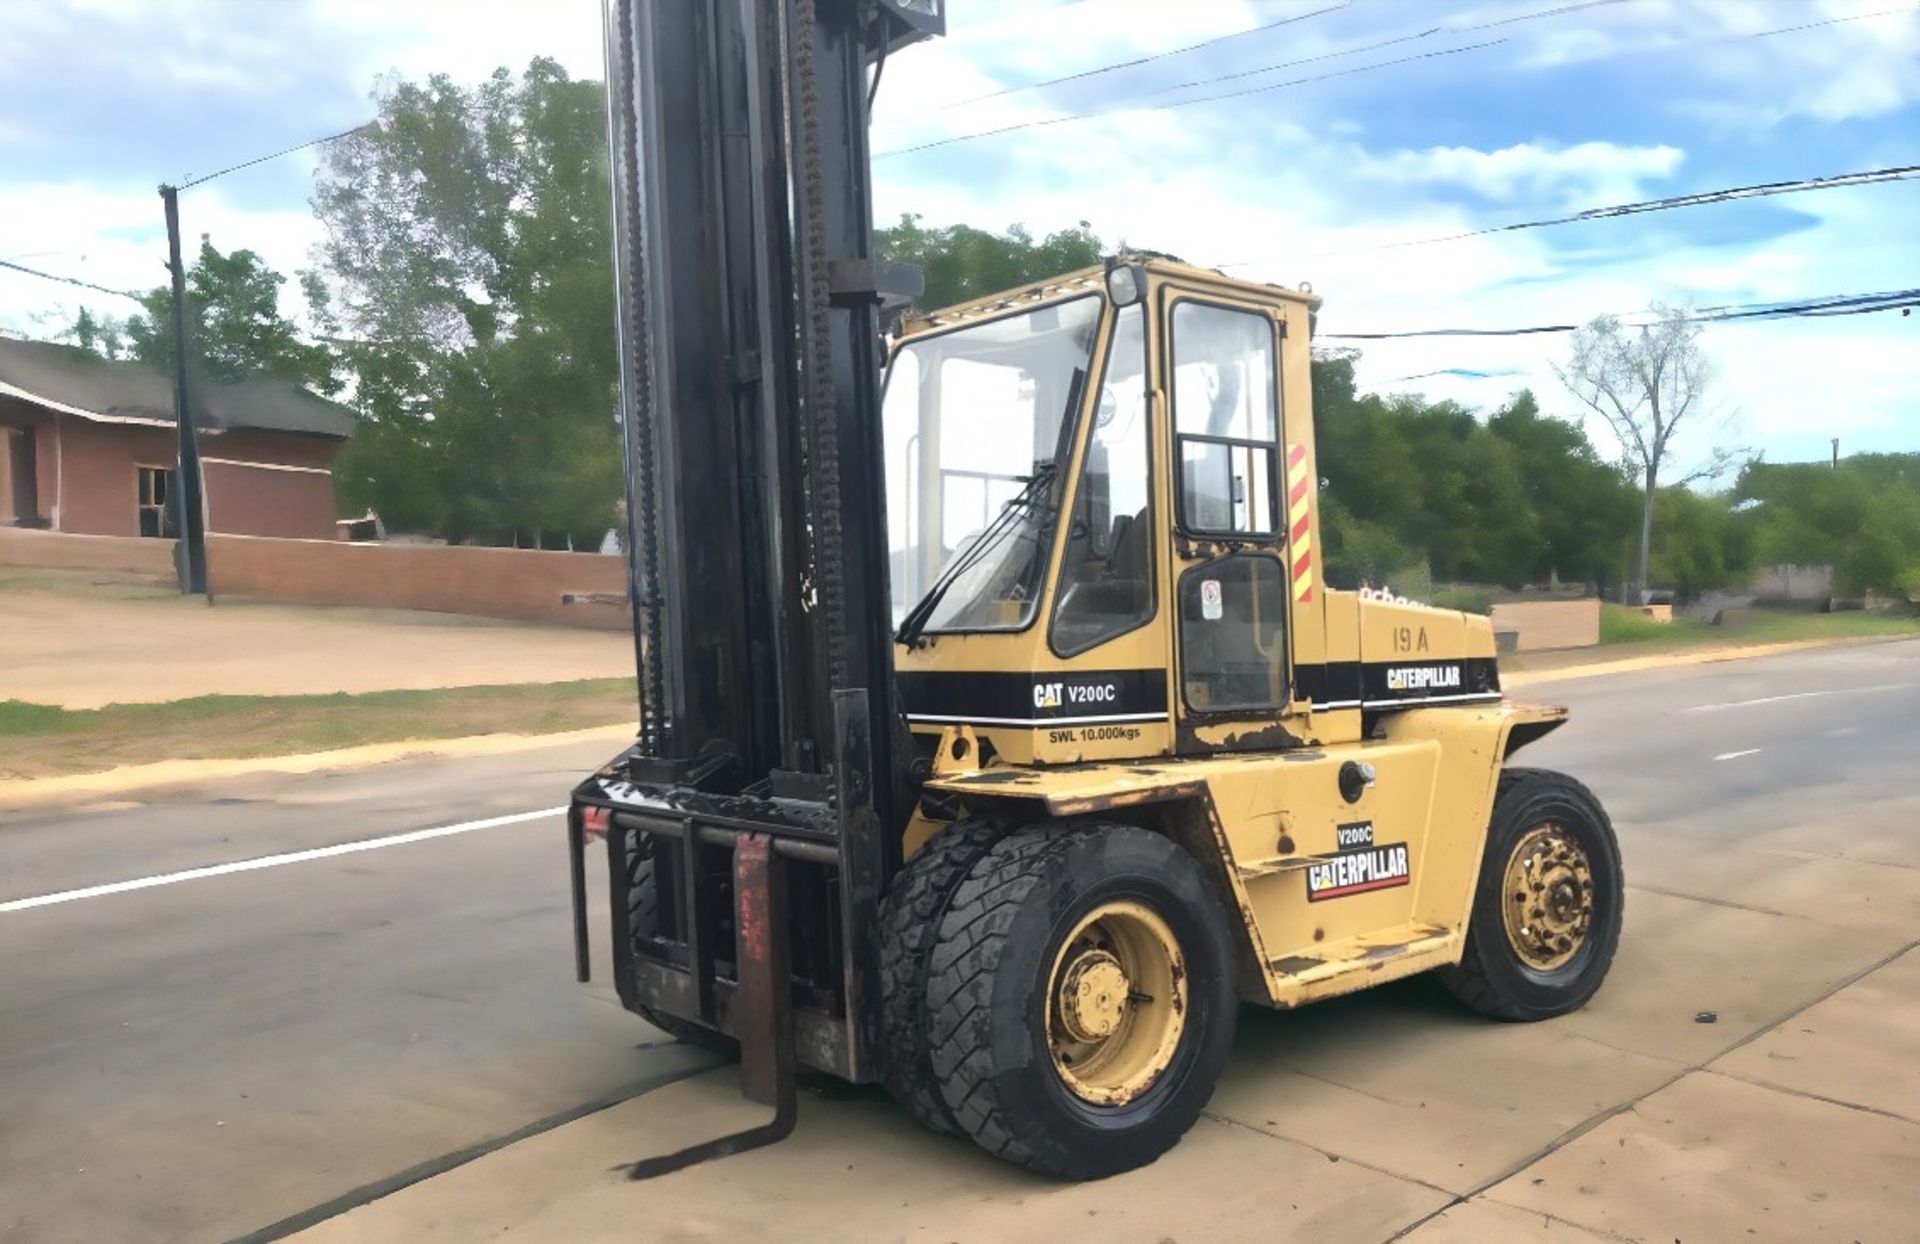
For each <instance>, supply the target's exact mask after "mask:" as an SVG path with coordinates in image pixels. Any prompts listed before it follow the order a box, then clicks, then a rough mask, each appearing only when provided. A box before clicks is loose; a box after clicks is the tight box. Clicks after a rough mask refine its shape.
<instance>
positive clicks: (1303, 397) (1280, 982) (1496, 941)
mask: <svg viewBox="0 0 1920 1244" xmlns="http://www.w3.org/2000/svg"><path fill="white" fill-rule="evenodd" d="M941 32H942V14H941V11H940V6H939V4H938V0H609V7H608V48H609V74H608V83H609V107H610V112H611V117H610V121H611V133H612V147H613V170H614V180H615V208H616V211H615V219H616V231H617V240H616V252H617V254H616V260H617V263H618V270H619V288H620V290H621V297H622V305H621V316H620V326H621V342H622V351H621V353H622V360H623V372H622V377H621V379H622V411H623V427H624V429H625V437H626V448H627V478H628V514H629V523H630V528H631V530H630V534H631V539H630V540H629V541H628V546H627V547H628V550H629V556H630V558H631V562H632V564H631V572H632V573H631V583H632V590H633V599H632V605H633V611H634V617H635V622H636V625H635V635H636V656H637V660H638V664H639V691H640V704H639V708H640V717H639V732H638V737H637V739H636V741H635V742H634V744H633V746H632V747H630V748H629V749H628V750H626V751H625V752H623V753H622V754H621V755H619V756H617V757H616V758H614V759H613V760H612V761H610V762H609V763H608V764H607V765H605V766H604V767H603V768H601V769H600V770H599V771H598V772H597V773H595V774H594V775H592V776H591V777H589V778H588V779H587V780H586V781H584V782H583V783H581V784H580V786H579V787H578V788H577V789H576V790H575V792H574V794H573V800H572V807H571V813H570V815H569V818H568V844H569V851H570V857H571V867H572V891H573V906H574V941H575V956H576V967H577V972H578V975H579V977H580V979H581V980H585V979H587V976H588V970H589V963H590V959H591V945H590V940H591V939H590V935H589V929H588V918H587V913H588V900H587V893H588V875H589V867H588V860H589V853H590V851H592V852H597V853H603V859H604V863H603V864H602V865H599V866H597V868H596V869H595V871H598V872H600V873H601V874H602V875H603V876H604V878H605V881H606V884H607V889H608V894H609V898H610V913H611V921H610V922H611V926H612V927H611V934H612V937H611V963H612V973H613V979H614V983H615V985H616V987H617V990H618V992H619V996H620V999H621V1001H622V1002H623V1003H624V1004H625V1005H626V1007H627V1008H628V1009H629V1010H632V1011H634V1012H635V1013H637V1014H638V1015H640V1016H642V1017H644V1018H645V1019H646V1020H648V1021H649V1022H651V1023H653V1024H655V1025H657V1026H658V1027H660V1028H662V1029H665V1030H666V1031H667V1032H669V1033H672V1034H675V1035H677V1036H679V1037H681V1038H683V1039H686V1040H691V1041H697V1042H703V1043H706V1044H709V1045H713V1046H716V1047H720V1048H724V1049H729V1050H733V1051H737V1053H738V1057H739V1059H740V1065H741V1077H742V1082H743V1089H744V1091H745V1092H746V1093H747V1095H748V1096H749V1097H751V1098H753V1099H755V1100H759V1101H763V1102H765V1103H767V1104H769V1105H771V1106H773V1107H774V1110H773V1114H772V1117H771V1119H770V1121H769V1122H767V1123H765V1124H764V1125H762V1126H759V1127H756V1128H754V1129H752V1130H750V1131H748V1132H745V1133H741V1134H738V1135H733V1136H726V1137H719V1138H714V1139H707V1140H701V1141H699V1142H698V1143H695V1144H693V1145H691V1146H689V1147H688V1148H687V1149H685V1150H682V1151H681V1152H679V1153H674V1154H667V1155H663V1156H661V1157H658V1158H653V1159H649V1160H646V1161H643V1162H640V1163H637V1164H636V1165H635V1166H634V1168H633V1169H632V1174H633V1175H634V1176H635V1177H636V1178H639V1177H648V1176H654V1175H659V1174H662V1173H665V1172H667V1171H671V1170H675V1169H679V1168H680V1167H683V1166H685V1165H687V1164H688V1163H690V1162H694V1161H698V1160H702V1159H704V1158H709V1157H714V1156H718V1155H721V1154H726V1153H731V1152H737V1151H739V1150H742V1149H745V1148H750V1147H753V1146H755V1145H762V1144H767V1143H770V1142H772V1141H775V1140H778V1139H780V1138H781V1137H783V1136H785V1135H787V1134H788V1132H789V1131H790V1130H791V1128H792V1126H793V1123H794V1119H795V1114H796V1107H795V1077H796V1074H797V1073H798V1072H799V1071H800V1070H801V1069H805V1070H809V1071H812V1072H819V1073H826V1074H828V1075H832V1076H837V1077H841V1078H843V1079H846V1080H850V1081H855V1082H876V1081H877V1082H880V1083H883V1084H884V1085H885V1086H886V1088H887V1089H888V1090H889V1091H890V1092H891V1093H892V1094H893V1095H894V1096H895V1097H896V1098H898V1100H899V1101H900V1103H901V1105H902V1106H904V1107H905V1108H906V1109H907V1110H908V1111H909V1112H910V1113H911V1114H912V1115H913V1116H914V1117H915V1118H917V1119H918V1120H920V1121H921V1122H922V1123H925V1124H926V1125H927V1126H929V1127H931V1128H934V1129H937V1130H940V1131H944V1132H950V1133H956V1134H958V1135H961V1136H965V1137H968V1138H970V1139H972V1140H973V1141H975V1142H977V1143H978V1144H980V1145H982V1146H984V1147H985V1148H987V1149H989V1150H991V1151H992V1152H994V1153H996V1154H998V1155H1000V1156H1001V1157H1003V1158H1005V1159H1007V1160H1009V1161H1012V1162H1015V1163H1018V1164H1020V1165H1022V1166H1025V1167H1028V1168H1031V1169H1033V1170H1036V1171H1040V1172H1044V1173H1046V1174H1049V1175H1052V1176H1056V1177H1062V1178H1069V1179H1086V1178H1098V1177H1102V1176H1106V1175H1111V1174H1115V1173H1118V1172H1121V1171H1126V1170H1129V1169H1132V1168H1135V1167H1138V1166H1140V1165H1142V1164H1144V1163H1147V1162H1151V1161H1153V1160H1154V1159H1155V1158H1157V1157H1158V1156H1160V1155H1161V1154H1162V1153H1164V1152H1165V1151H1166V1150H1167V1149H1168V1148H1170V1147H1171V1146H1172V1145H1173V1144H1175V1143H1176V1142H1177V1141H1178V1139H1179V1138H1180V1136H1181V1135H1182V1134H1183V1133H1184V1132H1185V1131H1186V1130H1187V1129H1188V1128H1189V1127H1190V1126H1191V1125H1192V1124H1193V1122H1194V1121H1195V1119H1196V1118H1197V1117H1198V1115H1199V1113H1200V1111H1201V1109H1202V1107H1203V1106H1204V1105H1205V1104H1206V1101H1207V1099H1208V1096H1209V1094H1210V1093H1211V1092H1212V1090H1213V1086H1214V1083H1215V1080H1216V1078H1217V1077H1218V1075H1219V1074H1220V1071H1221V1068H1222V1066H1223V1064H1224V1062H1225V1060H1226V1058H1227V1055H1228V1051H1229V1048H1230V1046H1231V1044H1232V1041H1233V1033H1234V1023H1235V1017H1236V1013H1237V1011H1238V1008H1239V1006H1240V1005H1241V1004H1243V1003H1254V1004H1259V1005H1265V1006H1272V1007H1282V1008H1289V1007H1296V1006H1301V1005H1304V1004H1306V1003H1310V1002H1317V1001H1319V1000H1321V999H1324V998H1331V997H1336V996H1338V995H1341V994H1345V993H1350V992H1352V991H1354V990H1359V989H1365V988H1368V987H1371V986H1374V985H1379V984H1382V983H1385V982H1387V981H1391V980H1395V979H1398V978H1401V977H1406V976H1410V975H1412V974H1415V973H1420V972H1436V973H1438V975H1439V978H1440V979H1441V980H1442V981H1443V982H1444V983H1445V985H1446V987H1447V988H1448V989H1450V990H1451V991H1452V992H1453V993H1454V994H1455V995H1457V996H1458V998H1459V999H1460V1001H1461V1002H1462V1003H1464V1004H1465V1005H1466V1006H1467V1007H1469V1008H1471V1009H1473V1010H1475V1011H1478V1012H1480V1013H1482V1014H1485V1015H1488V1016H1491V1017H1493V1018H1495V1019H1500V1020H1542V1019H1547V1018H1550V1017H1553V1016H1556V1015H1560V1014H1563V1013H1565V1012H1568V1011H1571V1010H1573V1009H1575V1008H1577V1007H1579V1006H1581V1005H1582V1004H1583V1003H1585V1002H1586V1001H1587V999H1588V998H1590V997H1591V996H1592V995H1593V993H1594V991H1595V990H1596V989H1598V988H1599V986H1600V983H1601V981H1602V979H1603V978H1604V976H1605V975H1606V972H1607V968H1608V965H1609V963H1610V961H1611V960H1612V957H1613V953H1614V948H1615V945H1616V943H1617V941H1618V938H1619V934H1620V923H1621V906H1622V878H1621V865H1620V857H1619V851H1618V848H1617V846H1616V844H1615V840H1614V835H1613V831H1612V828H1611V825H1610V824H1609V822H1608V819H1607V815H1606V813H1605V811H1604V810H1603V809H1602V808H1601V806H1600V804H1599V803H1598V802H1597V801H1596V800H1595V799H1594V797H1593V796H1592V795H1591V794H1590V793H1589V792H1588V791H1587V790H1586V789H1585V788H1584V787H1582V786H1581V785H1580V784H1579V783H1577V782H1575V781H1573V780H1572V779H1570V778H1567V777H1564V776H1561V775H1559V774H1555V773H1549V772H1544V771H1539V770H1532V769H1523V768H1516V767H1513V766H1511V765H1510V764H1509V763H1508V762H1509V760H1510V758H1511V757H1512V755H1513V753H1514V752H1515V751H1516V750H1517V749H1519V748H1520V747H1522V746H1524V745H1526V744H1527V743H1529V742H1531V741H1533V740H1535V739H1538V738H1540V737H1541V736H1542V735H1544V734H1546V733H1547V732H1548V731H1550V730H1553V729H1554V728H1556V727H1558V726H1559V725H1561V724H1562V723H1563V722H1564V721H1565V719H1566V713H1565V711H1564V710H1562V709H1555V708H1543V707H1533V706H1528V705H1523V704H1519V703H1515V702H1513V701H1511V700H1509V699H1507V698H1506V697H1505V696H1504V695H1503V693H1502V691H1501V687H1500V677H1499V671H1498V667H1497V663H1496V660H1495V649H1494V640H1493V633H1492V630H1491V626H1490V624H1489V622H1488V620H1487V619H1485V618H1481V617H1474V616H1469V615H1465V614H1461V613H1456V612H1451V611H1446V610H1440V609H1433V608H1427V607H1423V606H1419V605H1413V604H1406V603H1401V602H1397V601H1388V600H1379V599H1368V598H1363V595H1362V594H1361V593H1358V592H1353V591H1343V590H1338V589H1336V588H1334V587H1332V586H1330V585H1329V583H1328V582H1327V575H1326V573H1325V560H1324V557H1323V549H1324V546H1323V544H1322V540H1321V530H1320V513H1319V507H1318V504H1317V497H1318V492H1319V488H1320V480H1319V478H1318V475H1317V472H1316V466H1315V462H1316V459H1315V454H1314V425H1313V410H1312V395H1311V386H1310V383H1309V349H1310V343H1311V341H1312V336H1313V330H1314V321H1315V313H1316V308H1317V306H1318V301H1317V299H1316V298H1315V297H1314V295H1313V294H1312V293H1311V292H1309V291H1307V290H1304V289H1300V290H1296V289H1287V288H1280V287H1276V286H1272V285H1263V284H1256V283H1251V282H1247V281H1240V280H1231V279H1228V278H1227V277H1224V276H1222V275H1221V274H1220V273H1218V272H1214V271H1208V270H1205V269H1201V268H1197V267H1192V266H1189V265H1187V264H1184V263H1180V262H1178V261H1176V260H1173V259H1171V258H1167V257H1164V256H1159V255H1153V254H1144V253H1132V252H1129V253H1122V254H1117V255H1115V256H1113V257H1111V258H1110V259H1108V260H1107V261H1106V262H1105V263H1104V264H1102V265H1100V266H1097V267H1092V268H1088V269H1086V270H1083V271H1079V272H1072V273H1067V274H1064V275H1062V276H1059V277H1057V278H1055V279H1051V280H1047V281H1042V282H1039V283H1037V284H1034V285H1030V286H1028V287H1025V288H1021V289H1015V290H1010V291H1007V292H1005V293H1002V294H997V295H994V296H992V297H989V298H982V299H979V300H976V301H973V302H969V303H967V304H965V305H962V306H957V307H951V308H947V309H944V310H940V311H936V312H932V313H930V314H918V313H908V314H906V315H905V316H904V318H902V319H900V320H898V322H897V323H896V324H895V325H894V326H893V333H892V340H891V349H890V351H889V350H888V349H887V348H886V346H885V344H884V342H883V337H882V327H883V321H884V319H885V317H887V316H888V315H889V314H890V313H891V309H892V308H895V307H897V306H898V305H899V304H900V303H901V302H902V301H903V300H904V299H906V298H909V297H911V296H912V295H913V294H914V293H915V292H916V281H915V277H916V274H914V273H912V272H910V271H904V270H901V269H898V268H896V267H893V266H891V265H889V264H887V263H885V262H883V261H881V260H880V259H878V258H876V257H875V256H874V255H873V253H872V250H871V245H872V221H871V206H870V199H869V179H868V152H867V114H868V108H869V105H870V104H871V102H872V98H873V93H874V91H875V90H876V89H877V88H878V87H879V85H880V82H881V79H882V77H883V74H884V72H885V68H886V65H887V61H888V59H889V57H891V56H897V55H900V54H902V51H903V49H904V48H906V47H907V46H908V45H910V44H911V43H913V42H914V41H916V40H919V39H923V38H926V37H929V36H932V35H938V34H940V33H941ZM907 55H908V56H910V55H911V53H907ZM898 72H900V70H896V73H898ZM883 372H884V379H883Z"/></svg>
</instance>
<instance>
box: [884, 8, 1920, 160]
mask: <svg viewBox="0 0 1920 1244" xmlns="http://www.w3.org/2000/svg"><path fill="white" fill-rule="evenodd" d="M1631 2H1632V0H1581V2H1580V3H1575V4H1565V5H1560V6H1558V7H1556V8H1552V9H1542V10H1540V11H1538V12H1534V13H1522V14H1517V15H1515V16H1513V17H1506V18H1500V19H1497V20H1495V21H1491V22H1482V23H1479V24H1477V25H1474V26H1466V27H1460V28H1457V29H1451V30H1449V29H1445V28H1437V29H1439V30H1440V31H1441V32H1442V33H1447V34H1466V33H1469V32H1471V31H1474V30H1486V29H1490V28H1492V27H1495V26H1506V25H1512V24H1514V23H1516V22H1525V21H1534V20H1537V19H1540V18H1548V17H1558V16H1562V15H1564V14H1567V13H1574V12H1578V11H1581V10H1583V9H1589V8H1594V7H1599V6H1603V5H1611V4H1622V3H1631ZM1916 7H1920V6H1906V7H1902V8H1894V9H1881V10H1877V11H1875V12H1872V13H1854V14H1849V15H1847V16H1844V17H1835V18H1829V19H1827V20H1825V21H1818V22H1805V23H1802V24H1800V25H1796V26H1783V27H1779V28H1777V29H1774V30H1758V31H1753V32H1751V33H1749V34H1743V35H1733V36H1730V37H1727V38H1722V39H1702V40H1693V41H1690V42H1687V43H1679V44H1674V45H1671V47H1668V48H1660V49H1656V51H1670V50H1672V49H1673V48H1677V47H1690V46H1703V45H1708V44H1714V43H1731V42H1740V41H1744V40H1749V39H1765V38H1770V37H1772V36H1774V35H1784V34H1793V33H1796V32H1799V31H1804V30H1813V29H1816V28H1819V27H1822V26H1835V25H1839V24H1840V23H1842V22H1857V21H1864V20H1866V19H1868V18H1873V17H1885V16H1887V15H1889V14H1893V13H1904V12H1911V11H1912V10H1913V9H1914V8H1916ZM1429 33H1433V32H1431V31H1423V32H1417V33H1415V34H1412V35H1403V36H1399V37H1396V38H1393V39H1387V40H1383V41H1381V42H1379V43H1375V44H1368V45H1365V47H1362V48H1350V49H1347V50H1346V52H1344V53H1326V54H1323V55H1321V56H1318V57H1309V58H1307V59H1306V61H1298V62H1295V61H1289V62H1282V63H1281V64H1278V65H1270V66H1267V67H1266V70H1244V71H1241V72H1239V73H1236V74H1225V75H1221V76H1219V77H1215V78H1206V79H1201V80H1199V81H1196V82H1190V83H1187V84H1186V86H1187V87H1194V86H1205V85H1210V84H1212V83H1215V82H1220V81H1228V80H1232V79H1234V78H1242V77H1247V76H1249V75H1251V74H1258V73H1261V72H1267V71H1270V70H1275V69H1282V68H1287V67H1290V66H1292V65H1294V64H1301V63H1307V62H1309V61H1313V60H1325V59H1331V58H1332V57H1334V56H1339V55H1351V54H1353V53H1356V52H1359V51H1363V50H1366V49H1367V48H1372V47H1382V46H1386V45H1387V44H1390V43H1404V42H1407V41H1408V40H1410V39H1418V38H1424V37H1426V36H1427V34H1429ZM1504 42H1506V39H1505V37H1504V36H1503V37H1501V38H1499V39H1492V40H1489V41H1487V42H1485V43H1476V44H1472V45H1469V46H1466V47H1459V48H1448V49H1444V50H1441V51H1435V52H1425V53H1421V54H1419V55H1415V56H1408V57H1403V58H1401V59H1399V60H1392V61H1384V62H1381V63H1379V64H1375V65H1363V66H1360V67H1359V68H1356V69H1346V70H1340V71H1337V72H1335V73H1330V74H1321V75H1316V76H1313V77H1307V78H1296V79H1293V80H1291V81H1287V82H1279V83H1274V84H1271V85H1268V86H1261V87H1252V88H1249V89H1246V90H1241V91H1228V92H1224V93H1221V94H1217V95H1206V96H1200V97H1197V98H1194V99H1182V100H1175V101H1173V102H1171V103H1166V104H1157V105H1152V106H1149V107H1144V108H1139V107H1132V106H1126V105H1123V106H1121V107H1118V108H1109V109H1106V110H1105V111H1101V112H1083V113H1071V114H1067V115H1064V116H1058V117H1042V118H1037V119H1035V120H1032V121H1023V122H1019V123H1017V124H1013V125H1005V126H1001V127H999V128H998V129H991V130H981V131H979V132H976V133H972V134H957V135H954V136H952V137H949V138H941V139H935V140H934V141H932V142H926V143H919V144H916V145H915V146H911V147H897V148H894V149H893V150H891V151H880V152H875V153H874V155H873V157H872V158H873V159H876V160H880V159H886V158H888V157H890V156H898V155H911V154H913V153H915V152H920V151H930V150H933V149H935V148H939V147H946V146H950V145H952V144H954V143H962V142H971V141H973V140H974V139H979V138H993V137H996V136H998V135H1001V134H1011V133H1015V132H1017V131H1020V130H1028V129H1041V128H1045V127H1048V126H1054V125H1065V124H1069V123H1071V122H1075V121H1087V120H1091V119H1093V118H1095V117H1104V116H1114V115H1119V114H1125V113H1134V112H1162V111H1166V110H1169V109H1173V108H1184V107H1186V106H1188V105H1189V104H1204V103H1210V102H1214V101H1217V100H1223V99H1239V98H1242V97H1244V96H1247V95H1257V94H1260V93H1263V92H1266V91H1277V90H1283V89H1285V88H1287V87H1292V86H1301V85H1304V84H1307V83H1311V82H1320V81H1325V80H1327V79H1329V78H1338V77H1345V76H1348V75H1350V74H1357V73H1367V72H1370V71H1372V70H1375V69H1385V68H1387V67H1389V66H1391V65H1398V64H1404V63H1406V62H1408V61H1415V60H1425V59H1429V58H1433V57H1438V56H1450V55H1453V54H1455V53H1458V52H1472V51H1477V50H1480V49H1482V48H1488V47H1492V46H1494V45H1495V44H1499V43H1504ZM1171 89H1174V90H1180V89H1185V88H1182V87H1175V88H1171ZM1157 93H1164V91H1162V92H1150V94H1157Z"/></svg>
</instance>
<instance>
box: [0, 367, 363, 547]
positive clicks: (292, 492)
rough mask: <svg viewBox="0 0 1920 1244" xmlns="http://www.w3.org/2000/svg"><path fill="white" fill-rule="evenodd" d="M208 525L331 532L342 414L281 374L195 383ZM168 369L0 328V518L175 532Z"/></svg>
mask: <svg viewBox="0 0 1920 1244" xmlns="http://www.w3.org/2000/svg"><path fill="white" fill-rule="evenodd" d="M195 398H196V400H197V408H196V415H195V426H196V427H197V428H198V430H199V444H200V456H201V459H202V461H203V464H204V469H205V476H206V492H207V525H208V529H209V530H211V531H217V532H228V533H231V534H235V535H249V536H294V537H307V538H313V539H333V538H334V537H335V535H336V534H337V528H336V524H335V520H336V519H337V518H338V517H339V515H338V513H337V511H336V509H335V505H334V497H333V471H332V466H333V459H334V455H335V454H337V453H339V451H340V447H341V446H342V445H343V444H345V443H346V439H347V437H349V436H351V435H352V434H353V428H354V417H353V413H352V412H351V411H349V410H348V409H347V408H346V407H344V406H341V405H340V404H338V403H337V402H330V401H327V400H326V399H325V398H321V397H317V396H315V395H314V394H312V393H310V392H308V391H307V390H305V389H303V388H301V387H300V386H299V385H297V384H294V383H292V382H290V381H286V380H276V379H271V378H268V377H264V376H261V377H252V378H249V379H247V380H242V381H239V382H237V383H233V384H213V383H202V384H201V385H199V386H197V390H196V393H195ZM174 422H175V421H174V403H173V382H172V378H171V377H169V376H167V375H164V374H162V373H160V372H158V371H156V370H154V369H152V368H149V367H147V366H146V365H144V364H140V363H123V362H107V361H105V360H103V359H98V358H95V357H93V356H92V355H89V354H85V353H83V352H81V351H79V350H76V349H74V348H72V347H70V346H64V345H57V344H53V343H49V342H39V341H14V340H7V339H0V525H12V526H22V527H44V528H50V529H52V530H55V531H66V532H77V533H82V534H87V535H105V536H165V537H171V536H172V535H173V534H174V530H173V528H174V522H175V520H174V516H173V514H172V513H171V512H170V510H169V505H168V503H169V501H170V499H171V497H172V485H173V477H174V459H175V427H174Z"/></svg>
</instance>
